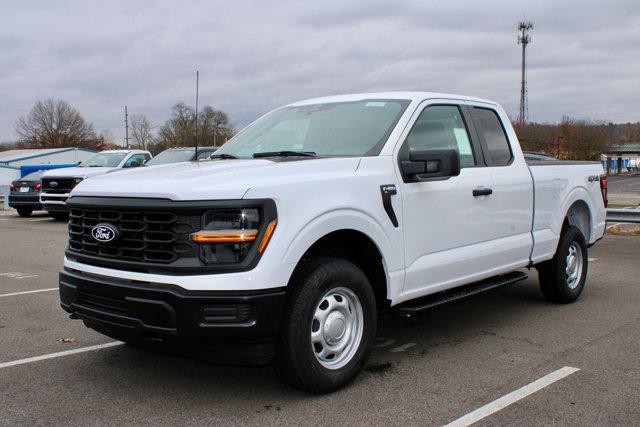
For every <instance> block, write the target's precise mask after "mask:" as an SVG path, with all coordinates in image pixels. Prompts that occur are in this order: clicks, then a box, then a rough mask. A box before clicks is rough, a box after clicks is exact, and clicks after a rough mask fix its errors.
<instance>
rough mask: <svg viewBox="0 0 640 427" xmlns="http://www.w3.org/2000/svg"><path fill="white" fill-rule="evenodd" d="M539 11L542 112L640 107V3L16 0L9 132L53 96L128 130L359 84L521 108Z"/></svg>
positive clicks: (0, 76)
mask: <svg viewBox="0 0 640 427" xmlns="http://www.w3.org/2000/svg"><path fill="white" fill-rule="evenodd" d="M524 12H526V15H527V18H528V19H530V20H532V21H534V22H535V25H536V28H535V29H534V32H533V44H531V45H530V47H531V49H530V55H529V64H530V71H529V84H530V86H529V107H530V116H531V119H532V120H536V121H557V120H559V119H560V117H561V116H562V115H563V114H569V115H572V116H575V117H583V118H596V119H603V120H611V121H636V120H639V119H640V117H639V115H638V113H637V110H636V109H637V107H638V105H640V90H639V88H640V61H639V60H638V59H637V53H638V52H639V51H640V3H639V2H637V1H634V0H629V1H623V0H617V1H607V2H586V1H564V2H559V1H557V0H556V1H551V0H543V1H528V2H509V1H486V0H485V1H482V2H478V1H470V0H467V1H455V2H436V1H420V0H416V1H405V2H389V1H377V0H369V1H357V2H356V1H344V0H342V1H334V0H328V1H319V2H305V1H294V0H283V1H278V2H258V1H252V2H249V1H218V2H208V1H190V2H186V1H184V2H180V1H160V2H158V1H153V2H152V1H147V2H125V1H121V2H120V1H109V2H107V1H104V2H81V1H56V2H45V1H41V2H30V1H25V2H13V3H9V4H5V5H4V7H3V13H2V16H1V17H0V52H2V55H0V94H1V95H2V102H0V141H1V140H12V139H15V134H14V130H13V124H14V122H15V120H16V119H17V118H18V117H19V116H21V115H24V114H26V113H27V111H28V110H29V108H30V107H31V106H32V105H33V103H34V102H35V101H36V100H38V99H42V98H50V97H51V98H62V99H65V100H67V101H69V102H70V103H71V104H72V105H74V106H76V107H77V108H78V109H80V111H81V112H82V114H83V115H84V116H85V118H86V119H87V120H89V121H90V122H92V123H93V124H94V125H95V127H96V129H97V130H102V129H110V130H112V131H113V132H114V133H115V134H116V135H118V136H119V137H121V136H122V134H123V125H122V109H123V106H124V105H125V104H127V105H128V106H129V111H130V113H142V114H147V115H148V116H149V117H150V118H151V120H152V121H153V122H154V123H155V124H161V123H162V122H163V121H164V120H166V119H167V117H168V115H169V109H170V107H171V105H173V104H174V103H175V102H177V101H186V102H188V103H192V102H193V96H194V94H193V92H194V71H195V69H199V70H200V73H201V103H203V104H204V103H207V104H211V105H213V106H214V107H216V108H220V109H222V110H224V111H227V112H228V113H229V114H230V115H231V118H232V120H233V121H234V122H235V123H236V124H237V125H238V126H243V125H244V124H246V123H247V122H249V121H251V120H253V119H255V118H256V117H257V116H259V115H260V114H262V113H264V112H265V111H267V110H269V109H271V108H274V107H276V106H278V105H281V104H284V103H288V102H293V101H296V100H299V99H304V98H308V97H314V96H321V95H328V94H336V93H345V92H359V91H380V90H432V91H439V92H453V93H462V94H471V95H477V96H482V97H487V98H491V99H494V100H496V101H499V102H501V103H502V104H503V105H504V106H505V107H506V108H507V110H508V111H509V113H510V114H512V115H514V116H515V114H516V112H517V102H518V96H519V87H518V84H519V78H520V76H519V61H520V56H519V54H520V53H519V50H518V47H517V46H516V43H515V41H516V36H517V35H516V31H515V26H516V23H517V21H518V20H520V19H522V17H523V14H524Z"/></svg>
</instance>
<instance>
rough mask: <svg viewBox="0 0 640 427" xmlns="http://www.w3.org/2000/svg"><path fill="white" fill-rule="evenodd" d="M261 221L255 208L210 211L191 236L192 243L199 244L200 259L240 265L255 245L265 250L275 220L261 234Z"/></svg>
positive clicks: (259, 214)
mask: <svg viewBox="0 0 640 427" xmlns="http://www.w3.org/2000/svg"><path fill="white" fill-rule="evenodd" d="M263 220H264V219H263V218H261V212H260V210H259V209H256V208H247V209H219V210H211V211H208V212H207V213H205V214H204V216H203V219H202V230H200V231H198V232H196V233H193V234H192V235H191V240H192V241H194V242H196V243H199V244H200V256H201V257H202V258H203V259H204V261H205V262H207V263H209V264H220V263H224V264H228V263H239V262H242V261H243V260H244V258H245V257H246V256H247V254H248V253H249V251H250V250H251V249H252V248H253V247H254V245H257V250H258V252H260V253H261V252H262V251H263V250H264V248H265V247H266V245H267V243H268V241H269V238H270V237H271V234H272V233H273V229H274V228H275V220H273V221H271V222H270V223H269V224H268V225H267V227H266V229H265V230H264V232H261V231H262V229H261V226H262V221H263ZM258 239H259V241H258Z"/></svg>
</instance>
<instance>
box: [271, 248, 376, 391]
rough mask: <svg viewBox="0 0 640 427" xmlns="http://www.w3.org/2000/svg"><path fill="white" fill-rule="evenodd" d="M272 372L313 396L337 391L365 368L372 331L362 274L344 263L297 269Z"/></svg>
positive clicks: (319, 261) (326, 261)
mask: <svg viewBox="0 0 640 427" xmlns="http://www.w3.org/2000/svg"><path fill="white" fill-rule="evenodd" d="M290 286H291V287H292V291H291V294H290V296H289V301H288V305H287V308H286V309H285V315H284V318H283V325H282V331H281V335H280V338H279V342H278V348H277V350H276V358H275V360H274V362H273V368H274V370H275V372H276V374H277V375H278V377H280V379H281V380H283V381H284V382H285V383H287V384H289V385H290V386H292V387H295V388H297V389H300V390H305V391H309V392H312V393H327V392H330V391H334V390H338V389H340V388H342V387H344V386H345V385H347V384H348V383H349V382H350V381H351V380H353V379H354V378H355V377H356V376H357V375H358V373H359V372H360V370H361V369H362V366H363V365H364V363H365V361H366V359H367V357H368V355H369V352H370V351H371V347H372V346H373V340H374V338H375V333H376V321H377V313H376V301H375V297H374V294H373V289H372V288H371V284H370V283H369V280H368V279H367V276H366V275H365V274H364V273H363V272H362V270H360V269H359V268H358V267H356V266H355V265H354V264H352V263H351V262H349V261H346V260H343V259H339V258H316V259H312V260H310V261H308V262H307V263H306V264H305V265H303V266H302V267H301V268H300V269H299V271H297V272H296V273H295V275H294V278H293V279H292V283H291V284H290Z"/></svg>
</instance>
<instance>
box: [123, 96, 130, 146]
mask: <svg viewBox="0 0 640 427" xmlns="http://www.w3.org/2000/svg"><path fill="white" fill-rule="evenodd" d="M124 134H125V137H124V145H125V147H126V148H127V150H128V149H129V113H128V112H127V106H126V105H125V106H124Z"/></svg>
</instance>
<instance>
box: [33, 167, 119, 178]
mask: <svg viewBox="0 0 640 427" xmlns="http://www.w3.org/2000/svg"><path fill="white" fill-rule="evenodd" d="M114 169H117V168H105V167H100V168H80V167H76V168H61V169H52V170H50V171H47V172H45V173H44V174H42V177H43V178H67V177H84V178H91V177H92V176H98V175H103V174H105V173H107V172H109V171H112V170H114Z"/></svg>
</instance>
